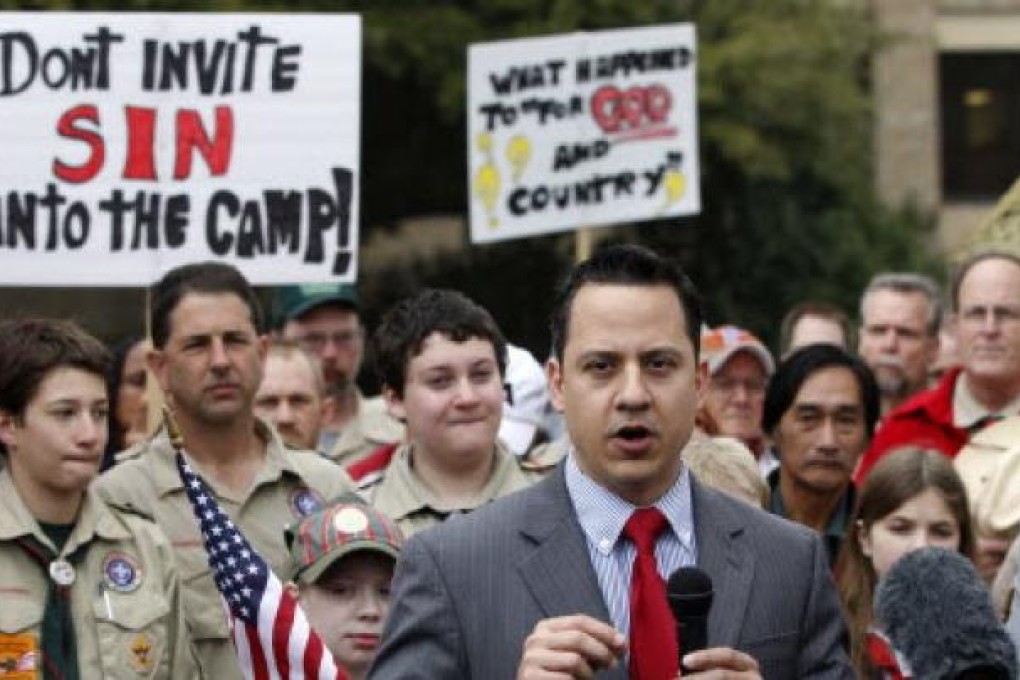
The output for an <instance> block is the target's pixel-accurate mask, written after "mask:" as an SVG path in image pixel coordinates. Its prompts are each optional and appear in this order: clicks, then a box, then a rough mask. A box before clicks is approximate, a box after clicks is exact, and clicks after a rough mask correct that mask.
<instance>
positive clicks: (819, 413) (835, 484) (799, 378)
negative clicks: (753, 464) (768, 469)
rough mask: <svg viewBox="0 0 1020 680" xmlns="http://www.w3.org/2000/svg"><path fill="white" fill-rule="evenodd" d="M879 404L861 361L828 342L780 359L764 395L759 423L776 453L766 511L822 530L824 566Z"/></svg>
mask: <svg viewBox="0 0 1020 680" xmlns="http://www.w3.org/2000/svg"><path fill="white" fill-rule="evenodd" d="M878 402H879V398H878V388H877V387H876V386H875V379H874V376H873V375H872V374H871V371H870V370H869V369H868V367H867V366H865V365H864V362H862V361H861V360H860V359H858V358H857V357H855V356H852V355H850V354H848V353H846V352H844V351H843V350H842V349H840V348H838V347H836V346H835V345H828V344H816V345H808V346H806V347H802V348H800V349H799V350H797V351H795V352H794V353H793V354H791V355H790V356H789V357H787V358H786V359H785V360H783V363H781V364H780V365H779V368H778V369H777V370H776V374H775V375H774V376H772V380H771V381H770V382H769V387H768V391H767V392H766V393H765V411H764V416H763V418H762V426H763V427H764V429H765V431H766V432H768V433H769V435H770V436H771V437H772V442H773V444H774V445H775V449H776V455H777V456H778V457H779V468H777V469H776V470H773V471H772V473H771V474H770V475H769V478H768V481H769V487H770V488H771V491H772V496H771V499H770V501H769V503H770V504H769V511H770V512H772V513H773V514H776V515H779V516H780V517H785V518H787V519H790V520H793V521H794V522H799V523H801V524H803V525H805V526H808V527H810V528H812V529H814V530H815V531H817V532H818V533H820V534H821V535H822V536H823V538H824V540H825V547H826V549H827V550H828V553H829V561H830V564H835V560H836V554H837V553H838V552H839V546H840V544H841V543H842V540H843V535H844V533H846V531H847V529H848V528H849V527H848V526H847V524H848V522H849V521H850V516H851V514H852V512H853V506H854V487H853V484H852V483H851V481H850V477H851V476H852V474H853V471H854V467H855V466H856V465H857V459H858V457H859V456H860V455H861V452H862V451H864V447H865V446H867V444H868V438H869V437H870V436H871V433H872V431H873V430H874V429H875V422H876V421H877V420H878Z"/></svg>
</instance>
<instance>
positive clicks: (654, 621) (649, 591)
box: [623, 508, 679, 680]
mask: <svg viewBox="0 0 1020 680" xmlns="http://www.w3.org/2000/svg"><path fill="white" fill-rule="evenodd" d="M665 528H666V518H665V516H663V514H662V513H661V512H660V511H659V510H657V509H656V508H640V509H638V510H635V511H634V514H633V515H631V516H630V519H629V520H627V524H626V525H625V526H624V527H623V533H624V534H626V535H627V537H628V538H629V539H630V540H632V541H634V545H635V546H636V547H637V556H636V557H635V558H634V574H633V576H632V577H631V582H630V680H673V678H675V677H676V674H677V670H678V666H679V661H678V659H677V655H678V652H677V639H676V621H675V620H674V619H673V612H671V611H670V610H669V602H668V601H667V599H666V586H665V584H664V583H663V582H662V577H660V576H659V571H658V569H656V567H655V539H656V538H658V537H659V534H661V533H662V532H663V530H664V529H665Z"/></svg>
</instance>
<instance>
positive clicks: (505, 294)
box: [0, 0, 937, 349]
mask: <svg viewBox="0 0 1020 680" xmlns="http://www.w3.org/2000/svg"><path fill="white" fill-rule="evenodd" d="M860 4H866V3H846V2H837V1H835V0H768V2H755V1H754V0H640V1H636V0H360V1H359V0H329V1H327V0H291V1H288V2H283V1H282V0H275V1H274V0H216V1H214V2H209V1H208V0H203V1H202V2H198V1H197V0H118V1H102V0H39V1H37V2H32V3H26V2H12V1H11V0H0V7H3V8H15V7H18V8H22V9H83V10H84V9H87V10H131V11H139V10H146V11H166V10H187V11H201V10H207V9H215V10H221V11H223V10H226V11H290V12H302V11H310V12H334V11H350V12H358V13H361V14H362V15H363V18H364V29H365V50H364V62H365V67H364V81H363V82H364V85H363V97H364V107H363V120H364V122H363V131H364V140H363V146H362V159H363V160H362V216H363V221H364V225H365V228H366V229H367V230H371V229H376V228H386V226H387V225H390V224H393V223H395V222H396V221H397V220H400V219H403V218H406V217H412V216H416V215H426V214H436V213H444V214H458V215H463V214H466V211H467V189H466V185H467V179H466V178H467V153H466V115H465V113H466V112H465V108H466V91H465V82H466V60H467V56H466V55H467V46H468V45H469V44H471V43H473V42H481V41H490V40H499V39H508V38H515V37H522V36H532V35H545V34H553V33H562V32H570V31H578V30H599V29H607V28H620V27H629V26H640V25H650V24H656V23H668V22H676V21H692V22H694V23H695V24H696V25H697V32H698V42H699V45H698V50H699V52H698V58H699V64H698V87H699V92H698V104H699V126H700V145H701V168H702V183H701V185H702V203H703V212H702V213H701V214H700V215H698V216H696V217H692V218H687V219H683V220H671V221H665V222H661V221H660V222H649V223H644V224H641V225H629V226H622V227H617V228H613V229H606V230H600V232H599V234H600V235H602V236H607V237H608V238H610V239H613V240H632V241H633V240H636V241H640V242H644V243H648V244H650V245H653V246H655V247H657V248H660V249H662V250H664V251H667V252H669V253H671V254H673V255H675V256H676V257H677V258H679V260H680V261H681V262H683V264H684V265H685V266H686V268H687V269H688V270H689V271H690V272H691V274H692V276H693V278H694V279H695V281H696V282H697V283H698V284H699V286H700V288H701V289H702V290H703V291H704V292H705V293H706V295H705V297H706V300H707V301H708V313H709V321H710V322H712V323H713V324H716V323H723V322H734V323H738V324H741V325H745V326H748V327H750V328H752V329H753V330H754V331H756V332H758V333H760V334H762V335H764V336H765V337H766V338H769V339H774V338H775V336H776V335H777V332H778V331H777V326H778V320H779V319H780V317H781V316H782V314H783V312H784V310H785V309H786V308H787V307H789V306H790V305H792V304H794V303H796V302H798V301H801V300H804V299H808V298H811V299H820V300H826V301H830V302H834V303H837V304H840V305H842V306H843V307H844V308H846V309H847V310H848V311H850V312H852V311H853V309H854V307H855V305H856V301H857V296H858V295H859V292H860V290H861V287H862V286H863V284H864V283H865V281H866V280H867V278H868V277H870V276H871V274H873V273H874V272H876V271H878V270H885V269H895V270H906V269H917V270H922V271H928V272H929V273H931V272H932V270H933V269H934V267H935V264H934V258H933V255H932V253H931V251H930V250H929V248H928V247H927V245H926V243H927V240H928V235H929V232H930V230H931V228H932V224H931V222H930V220H927V219H924V218H923V217H922V216H919V215H917V214H914V213H911V212H909V211H904V212H891V211H890V210H888V209H886V208H884V207H882V206H881V205H879V203H878V201H877V199H876V195H875V191H874V188H873V186H872V182H873V175H872V157H871V125H872V121H871V108H870V93H869V89H868V85H869V83H868V72H869V60H870V58H871V56H872V54H873V52H874V50H875V48H876V45H877V41H876V39H875V38H876V36H875V34H874V30H873V28H872V26H871V24H870V22H869V20H868V17H867V15H866V14H864V13H863V12H862V11H861V10H859V9H858V7H859V5H860ZM570 244H571V240H570V237H569V236H559V237H555V236H553V237H543V238H540V239H533V240H531V241H530V242H526V243H525V242H508V243H502V244H495V245H490V246H484V247H478V246H476V247H472V248H469V249H467V250H466V252H465V254H464V255H463V256H462V257H458V258H445V259H442V260H440V261H438V262H433V263H431V264H429V263H422V264H421V265H420V266H419V267H416V268H414V269H413V270H405V271H401V272H393V275H392V276H391V277H385V278H384V280H383V281H381V282H365V284H366V289H367V291H366V292H369V293H371V294H370V295H367V296H366V297H367V298H368V302H369V303H370V304H371V303H372V302H376V301H377V302H378V303H380V304H382V303H383V302H386V301H389V300H390V298H391V297H392V294H393V293H394V292H395V291H398V290H404V289H410V288H413V287H416V286H419V285H424V284H430V285H457V286H459V287H461V288H463V289H464V290H465V291H466V292H468V293H469V294H471V295H472V296H474V297H476V298H478V299H479V300H481V301H483V302H485V303H487V304H488V305H489V306H490V308H491V309H493V311H494V313H495V314H496V316H497V318H499V319H500V321H501V323H502V324H503V325H504V327H505V329H506V330H507V331H508V333H509V335H511V336H512V337H514V338H516V339H517V340H518V341H520V342H523V343H525V344H528V345H530V346H531V347H532V348H534V349H539V348H541V347H542V345H543V343H544V342H545V337H544V317H545V314H546V312H547V311H548V299H549V290H550V288H551V286H552V285H553V279H554V278H555V277H556V274H557V272H558V271H560V270H562V269H563V268H564V267H565V266H566V265H567V264H568V263H569V260H570ZM936 273H937V272H936Z"/></svg>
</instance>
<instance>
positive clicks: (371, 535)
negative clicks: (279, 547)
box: [284, 499, 404, 584]
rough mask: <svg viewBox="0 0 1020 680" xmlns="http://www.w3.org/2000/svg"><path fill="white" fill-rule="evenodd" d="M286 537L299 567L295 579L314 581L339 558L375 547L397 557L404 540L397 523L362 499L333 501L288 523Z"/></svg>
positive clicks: (295, 564)
mask: <svg viewBox="0 0 1020 680" xmlns="http://www.w3.org/2000/svg"><path fill="white" fill-rule="evenodd" d="M284 538H285V539H286V541H287V546H288V548H289V549H290V557H291V560H292V562H293V563H294V566H295V567H296V569H297V571H296V572H295V574H294V580H295V581H301V582H302V583H306V584H312V583H315V582H316V581H318V580H319V577H320V576H322V574H323V573H324V572H325V571H326V570H327V569H329V567H331V566H332V565H333V564H334V563H336V561H337V560H339V559H340V558H342V557H344V556H346V555H349V554H351V553H353V552H358V551H361V550H373V551H376V552H381V553H383V554H385V555H389V556H390V557H392V558H393V559H394V560H395V559H397V556H398V555H399V554H400V548H401V546H402V545H403V544H404V534H403V533H402V532H401V531H400V528H399V527H398V526H397V525H396V523H395V522H394V521H393V520H392V519H390V518H389V517H387V516H386V515H384V514H383V513H381V512H379V511H378V510H376V509H375V508H373V507H372V506H370V505H366V504H365V503H363V502H360V501H357V502H348V501H347V500H346V499H345V500H343V501H341V502H333V503H331V504H329V505H327V506H326V507H324V508H322V509H321V510H318V511H316V512H313V513H312V514H310V515H308V516H306V517H304V518H303V519H302V520H301V521H300V522H298V523H297V524H296V525H295V526H290V527H287V529H286V530H285V531H284Z"/></svg>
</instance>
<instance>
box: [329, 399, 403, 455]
mask: <svg viewBox="0 0 1020 680" xmlns="http://www.w3.org/2000/svg"><path fill="white" fill-rule="evenodd" d="M403 438H404V426H403V424H402V423H400V421H398V420H396V419H394V418H393V417H392V416H390V414H389V413H387V412H386V402H385V401H384V400H383V398H382V397H373V398H372V399H366V398H365V397H364V396H362V394H361V393H360V392H359V393H358V415H356V416H355V417H354V418H352V419H351V421H350V422H349V423H347V424H346V425H345V426H344V429H343V431H342V432H341V433H340V436H339V437H338V438H337V440H336V443H335V444H333V446H332V447H331V448H330V450H329V451H328V452H326V453H325V456H326V457H327V458H329V459H330V460H332V461H333V462H334V463H336V464H337V465H340V466H342V467H347V466H348V465H350V464H351V463H356V462H358V461H359V460H361V459H362V458H364V457H365V456H367V455H368V454H370V453H372V452H373V451H375V450H376V449H378V448H379V447H380V446H385V445H386V444H392V443H393V442H398V441H400V440H402V439H403Z"/></svg>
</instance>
